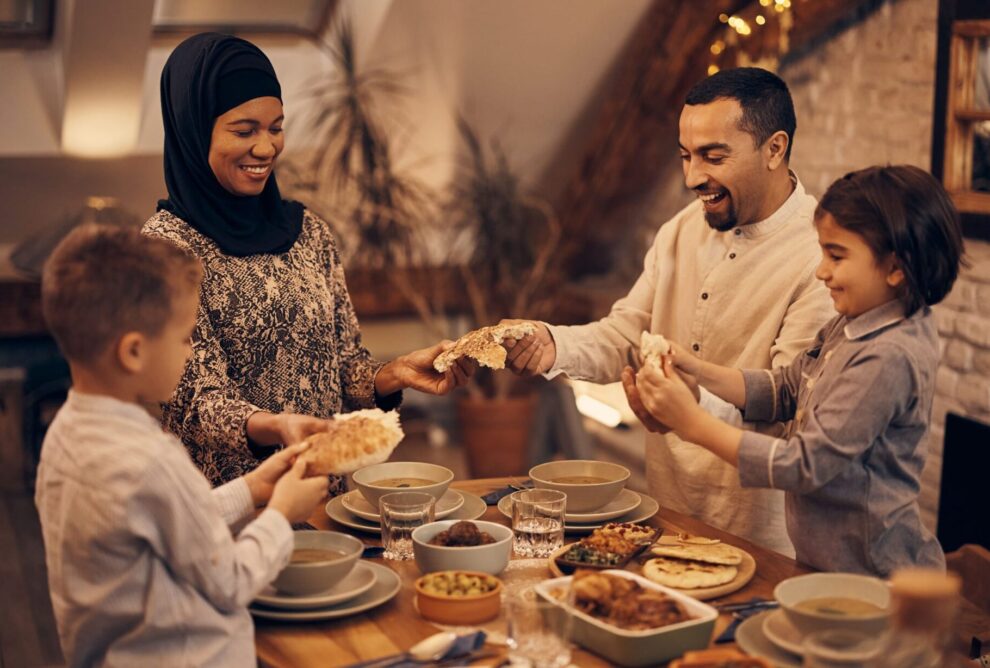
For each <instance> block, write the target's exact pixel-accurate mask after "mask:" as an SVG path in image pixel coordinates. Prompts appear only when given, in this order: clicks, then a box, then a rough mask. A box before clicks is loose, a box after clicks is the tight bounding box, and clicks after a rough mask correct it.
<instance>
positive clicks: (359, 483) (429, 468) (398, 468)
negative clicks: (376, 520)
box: [351, 462, 454, 509]
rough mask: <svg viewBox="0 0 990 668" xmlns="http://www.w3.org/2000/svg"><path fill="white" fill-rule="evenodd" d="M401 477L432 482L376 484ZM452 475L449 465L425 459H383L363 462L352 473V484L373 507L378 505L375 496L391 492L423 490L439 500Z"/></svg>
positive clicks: (377, 497)
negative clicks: (377, 462)
mask: <svg viewBox="0 0 990 668" xmlns="http://www.w3.org/2000/svg"><path fill="white" fill-rule="evenodd" d="M400 478H418V479H420V480H429V481H431V483H430V484H429V485H418V486H415V487H412V486H406V487H398V486H396V487H388V486H384V485H380V484H375V483H379V482H381V481H382V480H396V479H400ZM453 479H454V472H453V471H451V470H450V469H448V468H446V467H444V466H437V465H436V464H427V463H426V462H384V463H382V464H372V465H371V466H365V467H364V468H362V469H358V470H357V471H355V472H354V473H353V474H351V480H353V481H354V485H355V486H356V487H357V488H358V490H360V492H361V495H362V496H363V497H364V498H365V499H367V500H368V503H370V504H371V505H372V506H374V507H375V508H376V509H377V508H378V499H380V498H381V497H382V496H384V495H385V494H391V493H392V492H422V493H424V494H429V495H430V496H432V497H433V498H434V499H437V500H438V501H439V500H440V497H441V496H443V495H444V494H445V493H446V492H447V488H448V487H450V483H451V481H453Z"/></svg>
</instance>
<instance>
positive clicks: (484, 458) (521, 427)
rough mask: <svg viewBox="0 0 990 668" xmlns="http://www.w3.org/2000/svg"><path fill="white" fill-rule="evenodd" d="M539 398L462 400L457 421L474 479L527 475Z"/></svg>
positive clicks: (460, 400) (531, 395) (458, 402)
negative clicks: (530, 442)
mask: <svg viewBox="0 0 990 668" xmlns="http://www.w3.org/2000/svg"><path fill="white" fill-rule="evenodd" d="M537 399H538V397H537V395H535V394H529V395H525V396H521V397H509V398H507V399H498V400H495V399H476V398H474V397H461V398H459V399H458V401H457V417H458V420H459V421H460V427H461V441H462V442H463V444H464V450H465V451H466V452H467V459H468V468H470V469H471V477H472V478H496V477H499V476H510V475H526V472H527V471H528V470H529V439H530V432H531V431H532V426H533V417H534V413H535V412H536V402H537Z"/></svg>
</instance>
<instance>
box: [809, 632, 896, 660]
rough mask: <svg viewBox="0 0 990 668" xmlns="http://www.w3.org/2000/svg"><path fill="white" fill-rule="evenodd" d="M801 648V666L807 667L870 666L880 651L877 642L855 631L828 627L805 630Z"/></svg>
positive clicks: (875, 639) (873, 638)
mask: <svg viewBox="0 0 990 668" xmlns="http://www.w3.org/2000/svg"><path fill="white" fill-rule="evenodd" d="M801 649H802V650H803V651H804V663H802V664H801V665H802V666H805V667H807V668H870V666H872V665H873V661H874V660H875V659H876V658H877V654H878V653H879V652H880V642H879V640H878V639H877V638H875V637H873V636H869V635H867V634H865V633H861V632H859V631H846V630H841V629H831V630H826V631H816V632H815V633H809V634H808V635H807V636H805V638H804V641H803V642H802V643H801Z"/></svg>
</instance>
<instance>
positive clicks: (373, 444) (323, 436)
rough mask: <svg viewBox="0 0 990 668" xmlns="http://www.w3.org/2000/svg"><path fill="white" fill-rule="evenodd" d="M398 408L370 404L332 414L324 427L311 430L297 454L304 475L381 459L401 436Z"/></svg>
mask: <svg viewBox="0 0 990 668" xmlns="http://www.w3.org/2000/svg"><path fill="white" fill-rule="evenodd" d="M403 435H404V434H403V433H402V427H401V426H400V424H399V413H398V411H389V412H388V413H386V412H385V411H383V410H381V409H380V408H370V409H367V410H362V411H354V412H352V413H342V414H340V415H334V416H333V421H332V422H331V423H330V428H329V430H327V431H324V432H320V433H318V434H313V435H312V436H310V437H308V438H307V439H306V440H305V441H304V443H309V449H307V450H305V451H304V452H303V453H302V454H301V455H299V456H300V457H301V458H302V459H303V461H305V462H306V475H308V476H310V475H327V474H330V473H336V474H339V475H343V474H345V473H353V472H354V471H356V470H358V469H359V468H361V467H363V466H369V465H371V464H379V463H381V462H384V461H385V460H387V459H388V458H389V456H390V455H391V454H392V451H393V450H395V446H397V445H398V444H399V441H401V440H402V437H403Z"/></svg>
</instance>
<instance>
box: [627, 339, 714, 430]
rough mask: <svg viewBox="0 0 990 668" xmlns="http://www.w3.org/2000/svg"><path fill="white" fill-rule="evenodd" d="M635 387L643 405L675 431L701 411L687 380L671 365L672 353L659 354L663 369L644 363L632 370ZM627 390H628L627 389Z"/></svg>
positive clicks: (684, 426)
mask: <svg viewBox="0 0 990 668" xmlns="http://www.w3.org/2000/svg"><path fill="white" fill-rule="evenodd" d="M636 390H637V391H638V395H639V398H640V400H641V402H642V405H643V407H644V408H645V409H646V410H647V411H648V412H649V414H650V415H651V416H652V417H653V418H654V420H656V421H657V422H660V423H661V424H664V425H667V426H668V427H670V428H671V429H673V430H674V431H676V432H677V433H678V434H679V435H681V436H683V431H684V430H685V429H687V428H688V427H689V426H690V424H691V420H692V419H693V418H694V417H696V416H697V414H698V413H699V412H700V413H704V411H703V410H702V409H701V408H700V407H699V406H698V400H697V399H696V398H695V396H694V393H693V392H692V391H691V388H690V387H689V386H688V384H687V383H686V382H685V381H684V379H683V378H681V376H680V374H678V373H677V370H676V369H675V368H674V360H673V358H672V356H670V355H665V356H664V358H663V371H660V370H659V369H657V368H656V366H654V365H652V364H646V365H644V366H643V368H641V369H640V370H639V372H638V373H637V374H636ZM627 394H628V393H627Z"/></svg>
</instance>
